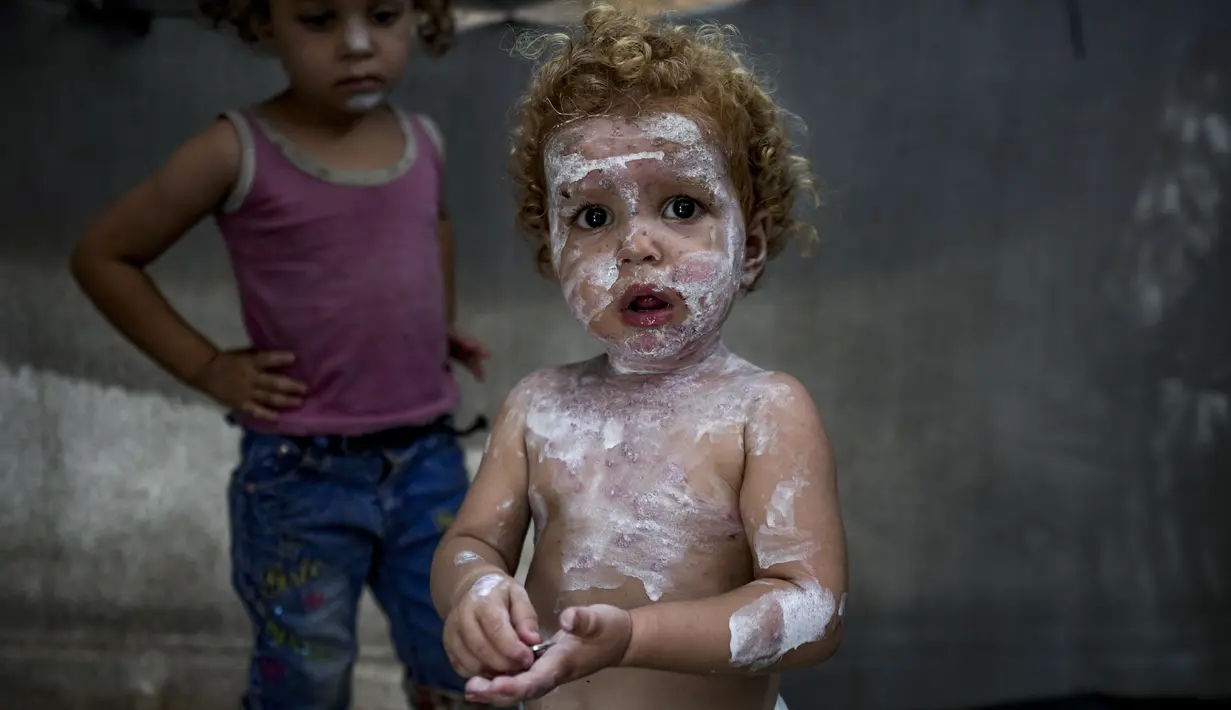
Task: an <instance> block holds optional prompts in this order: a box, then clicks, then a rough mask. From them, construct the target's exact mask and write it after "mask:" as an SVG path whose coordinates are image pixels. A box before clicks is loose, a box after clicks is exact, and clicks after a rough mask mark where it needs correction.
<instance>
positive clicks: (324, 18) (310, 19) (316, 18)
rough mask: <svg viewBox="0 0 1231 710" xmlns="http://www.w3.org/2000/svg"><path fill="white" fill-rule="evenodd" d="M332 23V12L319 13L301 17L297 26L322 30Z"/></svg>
mask: <svg viewBox="0 0 1231 710" xmlns="http://www.w3.org/2000/svg"><path fill="white" fill-rule="evenodd" d="M332 21H333V13H332V12H319V13H316V14H312V15H301V16H300V17H299V24H301V25H303V26H304V27H307V28H309V29H313V30H323V29H325V28H326V27H328V26H329V23H330V22H332Z"/></svg>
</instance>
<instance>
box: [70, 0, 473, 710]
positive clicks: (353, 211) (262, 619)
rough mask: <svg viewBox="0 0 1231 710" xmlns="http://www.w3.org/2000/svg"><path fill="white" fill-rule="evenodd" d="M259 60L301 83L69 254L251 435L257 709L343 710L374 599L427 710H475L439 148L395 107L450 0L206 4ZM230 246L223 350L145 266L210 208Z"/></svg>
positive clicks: (249, 594) (240, 563)
mask: <svg viewBox="0 0 1231 710" xmlns="http://www.w3.org/2000/svg"><path fill="white" fill-rule="evenodd" d="M200 4H201V9H202V11H203V12H204V13H205V14H206V16H207V17H209V18H211V19H212V20H214V21H215V23H217V24H224V23H225V24H230V25H233V26H234V27H235V28H236V29H237V30H238V32H239V34H240V36H241V37H242V38H243V39H244V40H246V41H248V42H252V43H260V44H262V45H264V46H266V47H268V48H269V49H270V50H271V51H272V52H273V53H274V54H275V55H276V56H277V57H278V59H279V60H280V61H281V63H282V66H283V68H284V69H285V71H286V75H287V78H288V80H289V87H288V88H287V89H286V90H285V91H284V92H283V93H281V94H279V95H277V96H275V97H273V98H271V99H269V100H267V101H265V102H263V103H261V104H259V105H257V106H253V107H251V108H248V109H245V110H241V111H234V112H229V113H226V114H225V115H224V116H223V117H222V118H221V119H220V120H218V121H216V122H214V123H213V125H211V126H209V127H208V128H207V129H205V130H204V131H203V132H201V133H200V134H198V135H196V136H195V137H193V138H191V139H189V140H188V142H187V143H185V144H184V145H183V146H182V147H180V148H179V150H177V151H176V152H175V153H174V154H173V155H172V156H171V158H170V159H169V160H168V161H167V162H166V164H165V165H163V166H162V168H161V169H160V170H158V172H156V173H155V174H154V175H153V176H152V177H150V178H149V179H147V180H146V181H144V182H142V183H141V184H140V185H138V186H137V187H136V188H134V189H133V190H132V191H131V192H129V193H128V194H127V195H125V196H124V197H123V198H122V199H121V200H120V201H119V202H118V203H117V204H116V205H115V206H113V207H112V208H111V209H110V210H108V211H107V212H106V213H105V214H103V215H102V217H100V218H99V219H98V220H97V221H96V222H95V223H94V224H93V226H91V227H90V229H89V231H88V232H87V234H86V235H85V237H84V238H83V239H82V240H81V243H80V244H79V245H78V246H77V249H76V251H75V252H74V254H73V260H72V268H73V273H74V275H75V276H76V278H77V280H78V282H79V283H80V284H81V287H82V289H83V290H84V291H85V292H86V293H87V294H88V295H89V297H90V298H91V299H92V300H93V301H94V303H95V304H96V305H97V307H98V308H99V310H100V311H102V313H103V314H104V315H105V316H106V317H107V318H108V319H109V320H110V321H111V322H112V323H113V324H114V325H115V327H116V328H117V329H118V330H119V331H120V332H121V333H122V334H123V335H124V336H125V337H127V338H128V339H129V340H131V341H132V342H133V343H134V344H135V345H136V346H137V347H138V348H140V349H141V350H142V351H143V352H144V353H146V354H147V355H148V356H149V357H150V358H152V359H153V360H154V361H155V362H157V363H158V364H159V365H161V366H162V367H163V368H165V369H166V370H167V371H168V372H169V373H170V374H172V375H173V376H175V377H177V378H179V379H180V380H182V381H183V382H186V383H188V384H189V385H191V386H193V387H196V388H198V389H199V390H201V391H202V392H204V393H205V394H207V395H209V396H210V397H212V398H213V399H215V400H217V401H218V402H220V403H221V404H223V405H224V406H226V407H227V408H228V409H229V410H230V411H231V413H232V414H231V418H232V420H233V421H235V422H237V423H238V424H240V425H241V426H242V427H243V430H244V434H243V438H242V445H241V461H240V464H239V466H238V467H237V468H236V470H235V473H234V475H233V477H232V480H231V484H230V487H229V493H228V499H229V505H230V514H231V529H232V565H233V581H234V586H235V589H236V591H237V592H238V593H239V595H240V598H241V599H242V600H243V602H244V605H245V607H246V608H247V610H248V614H249V616H250V617H251V619H252V623H253V630H254V636H255V642H254V649H253V654H252V663H251V672H250V675H249V683H248V690H247V693H246V694H245V699H244V707H245V708H250V709H255V708H261V710H282V709H286V710H291V709H294V710H317V709H319V710H341V709H343V708H346V707H348V705H349V700H350V675H351V669H352V666H353V664H354V660H355V655H356V651H357V648H356V639H355V617H356V613H357V610H358V604H359V599H360V595H361V593H362V591H363V589H364V587H365V585H370V586H371V588H372V590H373V592H374V594H375V596H376V598H377V600H378V601H379V602H380V605H381V607H382V608H383V609H384V611H385V614H386V615H387V616H388V618H389V621H390V626H391V628H392V632H393V638H394V642H395V645H396V647H397V651H398V655H399V657H400V658H401V660H402V662H403V663H404V664H405V666H406V679H407V688H408V693H410V698H411V704H412V706H413V707H415V708H460V707H466V705H465V703H464V702H463V701H462V700H461V691H462V688H463V683H462V681H461V679H460V678H459V677H458V676H457V674H456V673H455V672H454V671H453V670H452V668H451V667H450V664H449V660H448V658H447V656H446V655H445V653H444V650H443V646H442V643H441V631H442V626H443V624H442V621H441V619H440V617H439V616H438V615H437V613H436V612H435V610H434V609H433V607H432V602H431V597H430V591H429V588H428V574H429V571H430V567H431V560H432V555H433V553H434V551H435V549H436V546H437V544H438V543H439V541H440V538H441V536H442V535H443V533H444V531H445V529H446V527H447V526H448V524H449V522H450V521H451V520H452V519H453V516H454V514H455V513H456V512H457V509H458V507H459V506H460V505H461V501H462V498H463V497H464V496H465V493H466V489H467V476H466V471H465V469H464V467H463V462H462V454H461V450H460V448H459V446H458V444H457V433H456V432H455V431H454V429H453V425H452V419H451V412H452V411H453V410H454V409H455V407H456V406H457V404H458V392H457V387H456V384H455V382H454V380H453V377H452V374H451V372H450V370H449V364H448V361H449V358H450V357H452V358H453V359H456V360H458V361H459V362H461V363H462V364H463V365H464V366H465V367H466V368H467V369H469V370H471V371H472V372H473V373H474V374H475V375H476V376H481V375H482V369H481V368H482V361H483V359H484V358H485V357H486V356H487V354H486V352H484V350H483V349H482V347H481V346H479V345H478V344H477V343H475V342H474V341H472V340H469V339H467V338H464V337H462V336H460V335H458V334H456V333H455V332H454V331H453V328H452V323H453V284H452V264H451V260H452V255H451V242H450V232H449V224H448V220H447V218H446V217H445V213H444V210H443V207H442V204H443V203H442V199H441V175H442V172H443V165H444V146H443V141H442V139H441V136H440V132H439V131H438V130H437V128H436V127H435V125H434V124H433V123H432V122H431V121H430V120H429V119H427V118H425V117H423V116H409V115H406V114H404V113H402V112H401V111H400V110H398V109H397V108H394V107H393V106H391V105H389V104H388V103H387V102H386V97H387V96H388V93H389V91H390V90H391V89H392V88H393V87H394V85H395V84H396V83H397V81H398V79H399V78H400V77H401V75H402V71H403V68H404V67H405V64H406V61H407V58H408V55H409V53H410V47H411V41H412V35H413V34H414V32H415V28H416V27H417V28H418V33H419V36H420V38H421V40H422V42H423V46H424V48H425V49H426V50H427V51H428V52H429V53H433V54H439V53H440V52H443V51H444V50H445V49H447V47H448V44H449V41H450V40H451V37H452V29H453V26H452V20H451V17H450V14H449V7H448V2H447V0H414V2H413V4H412V2H411V0H201V2H200ZM210 215H213V216H214V218H215V219H216V221H217V223H218V226H219V229H220V230H221V232H222V234H223V237H224V238H225V240H226V245H227V248H228V250H229V253H230V256H231V261H232V265H233V267H234V271H235V275H236V280H237V282H238V286H239V291H240V297H241V302H242V305H243V318H244V324H245V326H246V328H247V331H248V334H249V337H250V339H251V347H250V348H246V349H243V350H234V351H220V350H219V349H218V348H217V347H215V346H214V345H213V344H212V343H210V342H209V341H208V340H207V339H206V338H205V337H204V336H202V335H201V334H200V333H198V332H197V331H195V330H194V329H193V328H192V327H191V326H189V325H188V324H187V323H185V322H184V320H183V319H182V318H180V317H179V316H178V315H177V314H176V313H175V312H174V310H173V309H172V308H171V307H170V305H169V304H168V303H167V301H166V300H165V299H164V298H163V297H162V296H161V295H160V294H159V292H158V289H157V287H156V286H155V284H154V283H153V281H152V280H151V279H150V277H149V276H148V275H147V274H146V272H145V267H146V266H147V265H148V264H150V263H151V262H152V261H154V260H155V259H156V258H158V256H160V255H161V254H162V253H163V252H164V251H166V250H167V249H168V248H169V247H170V246H171V245H172V244H174V243H175V242H176V241H178V240H179V239H180V238H181V237H182V236H183V235H184V234H185V232H187V231H188V230H189V228H191V227H192V226H193V225H195V224H196V223H197V222H199V221H201V220H202V219H204V218H205V217H207V216H210Z"/></svg>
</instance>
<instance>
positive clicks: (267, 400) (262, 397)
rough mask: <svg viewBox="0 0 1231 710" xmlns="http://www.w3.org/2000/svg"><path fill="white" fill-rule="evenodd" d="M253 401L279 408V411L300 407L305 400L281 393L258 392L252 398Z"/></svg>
mask: <svg viewBox="0 0 1231 710" xmlns="http://www.w3.org/2000/svg"><path fill="white" fill-rule="evenodd" d="M252 398H253V399H255V400H256V401H258V402H260V403H261V404H265V405H269V406H271V407H277V408H278V409H286V408H287V407H298V406H299V405H301V404H303V399H301V398H299V397H292V396H290V395H286V394H282V393H281V392H272V391H270V390H257V391H256V393H255V394H254V395H253V396H252Z"/></svg>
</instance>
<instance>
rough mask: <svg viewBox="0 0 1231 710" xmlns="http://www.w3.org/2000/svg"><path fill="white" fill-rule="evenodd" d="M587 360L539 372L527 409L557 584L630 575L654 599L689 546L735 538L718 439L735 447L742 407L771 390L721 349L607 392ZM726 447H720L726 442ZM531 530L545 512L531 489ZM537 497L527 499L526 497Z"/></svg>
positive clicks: (711, 547)
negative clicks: (707, 358)
mask: <svg viewBox="0 0 1231 710" xmlns="http://www.w3.org/2000/svg"><path fill="white" fill-rule="evenodd" d="M594 367H595V366H594V364H593V363H591V364H589V365H583V366H574V367H573V368H570V369H569V370H568V371H562V372H556V373H553V374H552V375H549V376H548V377H549V379H551V380H552V381H551V382H545V383H544V387H543V388H542V389H541V390H540V395H539V396H537V397H536V398H535V400H534V401H533V402H532V403H531V405H530V407H529V409H528V411H527V418H526V426H527V430H528V432H529V433H530V435H531V440H530V443H531V444H532V446H531V448H532V450H533V451H534V452H535V453H536V454H537V458H538V461H539V463H540V464H547V467H546V468H545V469H543V470H544V471H546V472H547V475H546V477H545V480H544V479H543V478H540V483H544V482H545V483H547V484H548V485H550V486H551V488H552V489H553V492H554V494H555V497H556V498H557V499H558V500H559V501H560V503H559V506H558V507H559V510H558V514H559V515H560V519H559V520H554V521H551V524H552V525H556V526H561V527H562V528H563V531H562V534H560V536H559V537H560V540H561V543H560V544H561V549H560V562H561V566H562V570H561V571H562V583H561V590H562V591H580V590H586V589H616V588H620V587H622V586H624V585H625V584H627V583H628V582H630V581H632V580H635V581H639V582H640V583H641V585H642V587H643V588H644V590H645V594H646V597H647V598H648V599H650V600H651V601H657V600H659V599H661V598H662V597H663V595H664V594H665V593H667V592H669V591H670V590H671V589H673V588H674V587H676V586H677V580H678V579H681V578H680V577H678V576H679V575H685V576H688V575H689V571H690V569H689V565H688V564H685V563H686V562H687V561H688V560H689V559H690V555H693V554H696V555H698V557H697V558H695V560H699V561H700V563H702V564H703V563H704V559H703V558H704V556H705V555H706V553H712V552H713V551H715V550H716V549H718V548H719V547H720V546H722V545H724V544H733V542H734V541H736V540H739V541H740V542H739V543H734V544H744V543H743V541H742V537H743V523H742V520H741V517H740V514H739V507H738V505H739V502H738V495H737V494H736V493H735V491H734V490H732V489H731V488H730V487H729V486H727V485H726V484H724V483H723V482H722V481H721V480H720V479H719V478H718V474H717V472H716V470H715V465H716V464H715V459H716V458H717V457H718V456H719V455H720V454H719V449H718V447H719V446H735V447H737V449H738V455H741V456H742V453H743V440H742V432H743V429H744V426H745V423H746V422H747V419H748V415H749V412H750V411H751V410H752V409H753V408H754V407H755V406H757V404H758V403H759V402H761V401H762V400H763V399H765V398H767V397H773V396H775V389H774V386H773V385H767V384H765V382H764V375H765V374H766V373H764V372H763V371H762V370H760V369H759V368H756V367H755V366H753V365H751V364H749V363H747V362H746V361H744V360H742V359H740V358H738V357H736V356H734V355H730V354H728V353H726V352H725V351H724V352H723V353H721V354H720V355H717V356H715V359H714V361H711V362H708V363H705V368H704V371H703V372H698V373H697V374H693V375H680V376H672V377H668V378H663V380H662V381H661V382H655V383H653V384H650V385H648V386H646V387H644V388H641V389H628V390H623V389H621V390H619V391H614V392H613V391H612V390H611V389H610V388H608V387H605V386H604V385H603V384H602V382H601V379H600V377H599V376H598V375H597V374H595V372H594ZM727 451H728V453H729V452H730V450H729V449H728V450H727ZM531 498H532V501H533V502H534V504H533V505H532V508H534V509H535V527H536V534H538V533H541V531H542V528H543V526H544V525H545V524H546V523H547V521H546V515H545V511H543V510H542V509H543V508H544V506H543V504H542V502H541V494H540V493H539V492H538V491H536V490H535V489H533V488H532V490H531ZM535 499H537V500H535Z"/></svg>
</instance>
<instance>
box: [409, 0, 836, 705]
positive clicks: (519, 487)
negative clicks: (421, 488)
mask: <svg viewBox="0 0 1231 710" xmlns="http://www.w3.org/2000/svg"><path fill="white" fill-rule="evenodd" d="M529 46H532V47H535V48H537V49H540V50H550V54H549V55H548V56H547V58H546V59H545V60H544V61H542V63H541V64H540V65H539V66H538V68H537V70H536V72H535V74H534V77H533V79H532V81H531V84H530V88H529V90H528V91H527V93H526V95H525V96H524V97H523V99H522V101H521V103H520V105H519V126H518V129H517V133H516V137H515V144H514V152H513V155H514V158H515V160H514V163H515V178H516V182H517V184H518V186H519V187H520V193H521V194H520V201H521V203H520V211H519V215H518V220H519V224H520V226H521V227H522V228H523V229H524V231H525V232H526V233H527V234H528V236H530V237H531V238H532V239H534V240H535V241H536V242H537V243H538V244H539V251H538V256H539V262H540V265H541V266H542V267H543V269H544V271H545V272H547V273H549V274H551V275H552V276H554V277H555V278H556V279H558V281H559V283H560V285H561V289H562V291H563V294H564V297H565V299H566V301H567V302H568V304H569V306H570V308H571V310H572V312H573V313H574V315H575V316H576V317H577V319H578V320H579V321H580V322H581V324H582V325H583V327H585V328H586V329H587V330H588V331H589V332H590V333H591V334H593V335H594V336H595V337H596V338H598V339H599V340H600V341H601V342H602V343H603V344H604V345H605V349H606V353H605V354H604V355H602V356H600V357H598V358H595V359H593V360H590V361H587V362H581V363H576V364H572V365H566V366H563V367H558V368H552V369H547V370H543V371H540V372H537V373H534V374H532V375H530V376H529V377H527V378H525V379H524V380H523V381H522V382H520V383H519V384H518V385H517V386H516V387H515V389H514V391H513V392H512V393H511V394H510V396H509V398H508V400H507V402H506V403H505V406H504V408H503V410H502V412H501V414H500V416H499V418H498V420H497V422H496V425H495V428H494V430H493V432H492V436H491V439H490V441H489V443H488V448H487V451H486V452H485V455H484V458H483V463H482V465H481V467H480V469H479V472H478V475H477V477H476V480H475V482H474V485H473V487H472V489H471V491H470V492H469V493H468V495H467V497H466V500H465V502H464V503H463V505H462V509H461V511H459V513H458V517H457V519H456V521H455V522H454V524H453V526H452V527H451V528H450V530H449V532H448V533H447V534H446V537H445V541H444V542H443V543H442V544H441V546H440V548H439V550H438V551H437V554H436V559H435V561H434V563H433V567H432V593H433V598H434V600H435V602H436V605H437V608H438V609H439V611H440V613H441V615H442V616H444V617H445V619H446V621H445V648H446V650H447V651H448V653H449V657H450V659H451V660H452V663H453V665H454V667H455V668H456V669H457V671H458V672H459V673H460V674H461V675H462V676H464V677H467V678H469V681H468V682H467V685H466V693H467V699H469V700H472V701H475V702H484V703H491V704H495V705H515V704H519V703H524V704H525V705H526V706H527V707H529V708H531V709H532V710H535V709H538V708H548V709H550V708H560V709H564V708H569V709H572V708H584V709H586V710H606V709H608V708H610V709H611V710H616V709H617V708H618V709H620V710H623V709H625V708H638V709H639V710H657V709H661V710H668V709H669V710H689V709H692V708H695V709H696V710H715V709H717V710H724V709H728V708H729V709H730V710H762V709H764V710H768V709H769V708H772V707H775V705H776V704H777V705H781V703H782V701H781V699H780V698H779V697H778V683H779V681H778V678H779V674H780V673H781V672H782V671H785V670H790V669H794V668H800V667H804V666H809V665H813V664H816V663H819V662H821V661H823V660H825V659H826V658H828V657H829V656H830V655H832V654H833V653H834V651H835V650H836V649H837V647H838V645H839V643H840V639H841V630H842V627H841V617H842V613H843V609H844V601H845V590H846V553H845V542H844V535H843V529H842V522H841V515H840V511H839V507H838V499H837V486H836V479H835V473H834V465H833V460H832V454H831V450H830V446H829V443H828V440H827V438H826V435H825V431H824V427H823V425H822V423H821V420H820V417H819V415H818V413H817V411H816V408H815V406H814V404H813V402H812V399H811V397H810V396H809V394H808V392H807V391H806V390H805V389H804V387H803V386H802V385H801V384H800V383H799V382H798V381H797V380H795V379H794V378H792V377H790V376H789V375H786V374H783V373H778V372H769V371H765V370H762V369H760V368H758V367H756V366H755V365H752V364H751V363H749V362H747V361H746V360H743V359H741V358H740V357H738V356H736V355H735V354H733V353H732V352H731V351H730V350H728V349H727V348H726V347H725V345H724V344H723V341H722V337H721V331H722V326H723V324H724V322H725V321H726V319H727V316H728V315H729V313H730V311H731V308H732V307H733V304H734V303H735V301H736V299H737V297H738V296H739V295H740V294H741V293H743V292H747V291H750V290H752V289H753V287H754V286H755V285H756V283H757V281H758V279H759V278H760V276H761V274H762V272H763V270H764V268H765V264H766V262H767V260H768V259H769V258H770V257H771V256H773V255H775V254H777V253H778V252H779V251H780V250H781V248H782V246H783V245H784V243H785V242H786V241H787V239H788V238H789V237H790V236H791V235H792V234H793V233H798V232H807V227H806V226H805V225H803V224H802V223H800V222H798V221H796V220H794V219H792V218H791V216H790V212H791V208H792V206H793V203H794V201H795V198H796V196H797V195H798V194H800V193H801V192H804V193H806V192H809V191H811V187H812V183H811V180H810V176H809V174H808V170H807V163H806V162H805V161H804V160H803V159H802V158H799V157H798V156H796V155H794V154H793V152H792V150H793V149H792V146H791V143H790V142H789V140H788V137H787V134H786V132H785V129H784V128H783V127H782V125H781V120H780V119H781V113H782V112H781V110H780V109H779V108H778V107H777V106H776V104H775V102H774V101H773V99H772V98H771V97H770V96H769V95H768V94H767V93H766V92H765V90H764V89H762V88H761V87H760V85H759V84H758V82H757V80H756V78H755V77H754V75H752V74H751V73H750V72H748V71H747V70H746V69H745V68H744V67H743V66H742V64H741V62H740V60H739V59H738V57H737V56H736V55H734V54H733V53H732V52H731V51H730V48H729V47H727V46H726V45H725V38H724V36H723V34H722V33H721V32H720V31H719V29H718V28H715V27H711V26H706V27H701V28H689V27H681V26H673V25H666V24H664V25H655V24H652V23H650V22H647V21H644V20H640V19H637V18H635V17H632V16H630V15H628V14H625V13H622V12H620V11H618V10H615V9H613V8H611V7H609V6H597V7H595V8H593V9H591V10H590V11H589V12H587V14H586V15H585V18H584V21H583V26H582V27H581V28H580V29H579V31H578V32H577V33H576V34H575V35H573V36H563V35H562V36H552V37H548V38H546V39H545V40H544V41H540V42H537V43H532V44H531V45H529ZM531 522H533V524H534V536H535V543H536V544H535V550H534V557H533V559H532V561H531V563H530V567H529V572H528V575H527V578H526V582H525V585H524V586H523V585H522V584H520V583H518V582H517V581H516V580H515V579H514V578H513V577H512V576H511V572H512V570H515V569H517V566H518V560H519V556H520V553H521V550H522V542H523V538H524V536H525V534H526V532H527V530H528V529H529V525H530V523H531Z"/></svg>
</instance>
